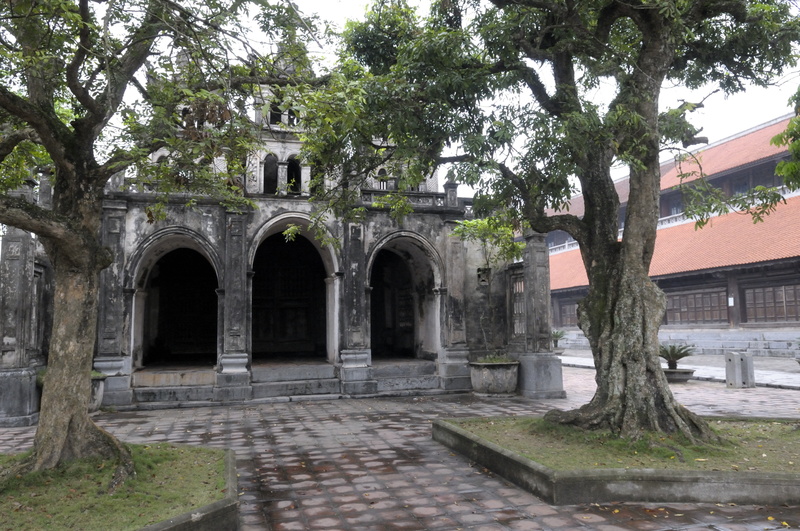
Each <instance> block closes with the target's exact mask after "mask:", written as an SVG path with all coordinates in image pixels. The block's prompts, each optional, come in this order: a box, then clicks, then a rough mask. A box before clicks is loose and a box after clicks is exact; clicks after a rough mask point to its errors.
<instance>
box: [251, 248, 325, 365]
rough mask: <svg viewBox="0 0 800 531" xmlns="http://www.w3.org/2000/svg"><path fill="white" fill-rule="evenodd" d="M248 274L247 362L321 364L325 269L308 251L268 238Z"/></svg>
mask: <svg viewBox="0 0 800 531" xmlns="http://www.w3.org/2000/svg"><path fill="white" fill-rule="evenodd" d="M253 271H254V273H255V274H254V276H253V359H254V360H259V359H260V360H269V359H275V358H285V357H291V358H295V357H301V358H323V359H324V358H325V357H326V350H327V349H326V341H325V335H326V325H325V266H324V264H323V263H322V259H321V258H320V256H319V252H318V251H317V249H316V248H315V247H314V245H313V244H312V243H311V242H310V241H308V240H307V239H306V238H304V237H302V236H297V237H296V238H295V240H294V241H290V242H287V241H286V239H285V237H284V236H283V234H275V235H273V236H270V237H269V238H267V239H266V240H264V243H262V244H261V246H260V247H259V248H258V251H257V252H256V257H255V261H254V263H253Z"/></svg>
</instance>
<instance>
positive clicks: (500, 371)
mask: <svg viewBox="0 0 800 531" xmlns="http://www.w3.org/2000/svg"><path fill="white" fill-rule="evenodd" d="M518 370H519V362H518V361H517V360H514V359H512V358H510V357H508V356H506V355H504V354H494V355H490V356H484V357H482V358H478V359H477V360H476V361H472V362H470V364H469V377H470V381H471V382H472V391H473V392H474V393H476V394H479V395H512V394H514V393H515V392H516V390H517V372H518Z"/></svg>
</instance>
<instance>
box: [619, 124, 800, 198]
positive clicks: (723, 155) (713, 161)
mask: <svg viewBox="0 0 800 531" xmlns="http://www.w3.org/2000/svg"><path fill="white" fill-rule="evenodd" d="M789 119H790V117H789V118H785V119H783V120H780V121H778V122H775V123H772V124H768V125H766V126H764V127H762V128H760V129H755V130H751V131H750V132H747V133H744V134H742V135H739V136H736V137H733V138H731V139H730V140H723V141H722V142H720V143H718V144H715V145H712V146H710V147H708V148H706V149H703V150H701V151H700V152H699V153H697V155H696V156H697V159H699V163H700V165H699V166H698V164H697V161H695V160H693V159H691V158H690V159H688V160H686V161H684V162H683V163H682V164H681V165H680V166H676V165H675V164H674V163H673V162H670V163H669V164H668V165H663V166H662V167H661V189H662V190H667V189H669V188H672V187H674V186H677V185H679V184H680V183H681V180H680V178H679V177H678V176H679V174H680V173H690V172H695V171H698V170H702V172H703V173H705V174H706V175H715V174H719V173H722V172H725V171H728V170H732V169H734V168H738V167H740V166H745V165H748V164H752V163H754V162H758V161H760V160H763V159H766V158H770V157H775V156H777V155H780V154H782V153H785V152H786V148H785V147H783V146H773V145H771V144H770V140H771V139H772V137H774V136H775V135H777V134H778V133H780V132H782V131H785V130H786V125H787V124H788V122H789ZM697 177H698V176H690V177H687V178H686V179H685V180H684V182H688V181H693V180H695V179H697ZM626 199H627V197H626ZM621 200H622V198H620V201H621Z"/></svg>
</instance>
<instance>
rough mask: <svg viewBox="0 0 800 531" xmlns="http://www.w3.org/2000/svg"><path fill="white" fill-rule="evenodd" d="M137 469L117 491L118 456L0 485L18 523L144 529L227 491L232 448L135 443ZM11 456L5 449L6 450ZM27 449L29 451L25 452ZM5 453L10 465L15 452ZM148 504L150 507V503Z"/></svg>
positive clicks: (9, 518) (9, 523) (8, 520)
mask: <svg viewBox="0 0 800 531" xmlns="http://www.w3.org/2000/svg"><path fill="white" fill-rule="evenodd" d="M131 451H132V453H133V458H134V463H135V467H136V474H137V477H136V478H135V479H131V480H129V481H128V482H126V483H125V485H124V486H123V487H121V488H120V489H118V490H117V491H116V492H115V494H114V495H113V496H112V495H109V494H107V493H106V492H105V491H104V490H103V489H99V490H98V485H106V484H108V483H109V481H110V479H111V476H112V474H113V472H114V469H115V464H114V463H113V462H112V461H101V460H96V459H92V460H78V461H71V462H70V463H69V464H68V465H65V466H63V467H59V468H56V469H53V470H49V471H42V472H35V473H32V474H27V475H25V476H21V477H16V478H10V479H9V480H8V481H6V482H5V483H4V485H3V486H2V489H0V492H2V494H0V499H2V505H3V506H4V507H9V508H13V510H10V511H8V512H7V514H6V515H5V516H4V517H3V523H4V525H5V526H6V527H8V528H10V529H53V528H56V529H68V528H80V529H119V530H123V529H131V530H133V529H141V528H143V527H145V526H148V525H151V524H153V523H156V522H159V521H161V520H166V519H168V518H170V517H174V516H178V515H180V514H183V513H185V512H189V511H190V510H192V509H195V508H198V507H201V506H203V505H206V504H209V503H211V502H213V501H216V500H219V499H222V498H223V497H224V489H225V476H224V474H223V470H224V452H223V451H221V450H215V449H209V448H192V447H188V446H187V447H182V446H174V445H170V444H154V445H131ZM3 457H5V456H3ZM20 457H22V456H20ZM16 458H18V457H17V456H14V457H12V458H11V459H1V460H0V464H2V465H3V466H5V465H10V464H11V462H12V461H13V459H16ZM143 507H147V510H145V511H143V510H142V508H143Z"/></svg>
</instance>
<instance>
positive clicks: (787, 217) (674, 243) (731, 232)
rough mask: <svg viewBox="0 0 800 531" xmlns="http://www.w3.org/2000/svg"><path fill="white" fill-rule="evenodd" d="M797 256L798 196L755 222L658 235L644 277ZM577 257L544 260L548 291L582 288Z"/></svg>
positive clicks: (736, 219)
mask: <svg viewBox="0 0 800 531" xmlns="http://www.w3.org/2000/svg"><path fill="white" fill-rule="evenodd" d="M796 256H800V197H793V198H790V199H787V201H786V204H781V205H779V206H778V207H777V209H776V210H775V212H773V213H772V214H770V215H769V216H767V217H766V218H765V220H764V221H763V222H761V223H753V222H752V219H751V218H750V216H749V215H746V214H739V213H731V214H727V215H725V216H719V217H716V218H713V219H712V220H711V222H709V224H708V225H707V226H706V227H704V228H702V229H699V230H695V228H694V223H685V224H682V225H675V226H672V227H667V228H663V229H661V230H659V231H658V236H657V238H656V248H655V253H654V255H653V261H652V263H651V265H650V275H651V276H653V277H658V276H663V275H673V274H677V273H685V272H690V271H701V270H706V269H718V268H724V267H730V266H739V265H744V264H755V263H759V262H769V261H773V260H781V259H785V258H791V257H796ZM587 284H588V282H587V279H586V273H585V271H584V269H583V262H582V260H581V256H580V252H579V251H578V250H577V249H576V250H573V251H567V252H563V253H558V254H555V255H553V256H551V257H550V288H551V289H553V290H557V289H565V288H572V287H580V286H586V285H587Z"/></svg>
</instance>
